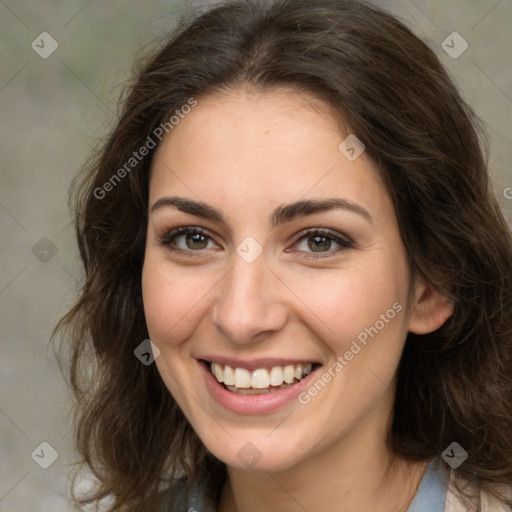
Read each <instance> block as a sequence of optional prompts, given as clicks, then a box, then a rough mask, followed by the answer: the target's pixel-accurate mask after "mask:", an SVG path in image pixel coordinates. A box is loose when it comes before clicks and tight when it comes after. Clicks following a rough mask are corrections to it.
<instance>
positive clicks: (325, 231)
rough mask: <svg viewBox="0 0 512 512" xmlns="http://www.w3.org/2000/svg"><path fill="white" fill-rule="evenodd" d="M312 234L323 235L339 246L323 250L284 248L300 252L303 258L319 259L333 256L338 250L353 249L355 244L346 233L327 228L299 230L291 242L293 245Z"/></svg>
mask: <svg viewBox="0 0 512 512" xmlns="http://www.w3.org/2000/svg"><path fill="white" fill-rule="evenodd" d="M313 235H320V236H324V237H326V238H328V239H331V240H333V241H334V242H336V243H337V244H338V245H339V247H337V248H336V249H330V250H328V251H325V252H316V253H315V252H307V251H293V250H290V249H285V251H286V252H299V253H302V255H301V257H302V258H304V259H319V258H328V257H330V256H333V255H335V254H338V253H339V252H342V251H344V250H347V249H353V248H354V246H355V244H354V242H353V241H352V240H351V239H350V237H348V236H346V235H342V234H341V233H338V232H337V231H334V230H332V229H329V228H308V229H306V230H303V231H301V232H300V233H298V234H297V237H296V240H295V242H293V245H292V247H293V246H295V245H297V244H298V243H299V242H301V241H302V240H303V239H305V238H309V237H311V236H313Z"/></svg>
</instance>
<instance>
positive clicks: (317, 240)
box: [295, 229, 354, 259]
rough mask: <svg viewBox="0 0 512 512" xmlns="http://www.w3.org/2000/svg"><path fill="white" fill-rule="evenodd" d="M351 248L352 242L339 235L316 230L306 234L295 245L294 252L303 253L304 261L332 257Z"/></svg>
mask: <svg viewBox="0 0 512 512" xmlns="http://www.w3.org/2000/svg"><path fill="white" fill-rule="evenodd" d="M333 244H334V246H333ZM353 247H354V245H353V244H352V242H350V241H349V240H348V239H346V238H343V237H342V236H341V235H338V234H336V233H333V232H330V231H323V230H318V229H317V230H313V231H309V232H306V233H305V234H304V235H303V236H302V237H300V238H299V239H298V240H297V242H296V243H295V250H296V251H298V252H301V253H303V254H302V257H303V258H306V259H308V258H309V259H314V258H323V257H328V256H332V255H334V254H337V253H339V252H340V251H343V250H346V249H351V248H353Z"/></svg>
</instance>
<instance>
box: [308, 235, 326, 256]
mask: <svg viewBox="0 0 512 512" xmlns="http://www.w3.org/2000/svg"><path fill="white" fill-rule="evenodd" d="M310 240H313V243H309V244H308V245H309V248H310V249H311V250H312V251H314V252H321V251H322V250H324V249H325V250H327V249H329V248H330V245H331V241H330V240H329V239H327V237H325V236H320V235H318V236H314V237H311V238H310Z"/></svg>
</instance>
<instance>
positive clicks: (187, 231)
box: [160, 226, 218, 252]
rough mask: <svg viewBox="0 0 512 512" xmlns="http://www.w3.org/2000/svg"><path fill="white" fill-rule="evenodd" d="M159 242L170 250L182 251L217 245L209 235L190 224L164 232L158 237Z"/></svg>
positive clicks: (210, 247)
mask: <svg viewBox="0 0 512 512" xmlns="http://www.w3.org/2000/svg"><path fill="white" fill-rule="evenodd" d="M160 244H161V245H165V246H167V247H168V248H169V249H170V250H171V251H184V252H186V251H188V252H199V251H201V250H203V249H212V248H214V247H218V246H217V244H216V243H215V242H214V241H213V240H212V238H211V236H210V235H208V234H207V233H206V232H204V231H203V230H202V229H200V228H195V227H192V226H187V227H180V228H176V229H174V230H172V231H170V232H169V233H165V234H164V235H162V236H161V237H160Z"/></svg>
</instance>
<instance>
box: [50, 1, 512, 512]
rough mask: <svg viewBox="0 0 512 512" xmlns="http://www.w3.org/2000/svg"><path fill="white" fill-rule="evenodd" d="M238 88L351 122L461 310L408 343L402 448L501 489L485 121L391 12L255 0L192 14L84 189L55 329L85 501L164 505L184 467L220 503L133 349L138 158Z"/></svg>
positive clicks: (420, 253) (498, 316)
mask: <svg viewBox="0 0 512 512" xmlns="http://www.w3.org/2000/svg"><path fill="white" fill-rule="evenodd" d="M241 87H249V88H252V89H253V90H257V91H265V90H270V89H274V88H279V87H293V88H295V89H296V90H297V91H305V92H308V93H310V94H313V95H314V96H315V97H317V98H319V99H320V100H323V101H324V102H326V103H328V104H329V105H330V107H331V108H332V109H333V111H335V112H337V113H339V114H340V115H341V117H342V118H343V119H344V121H345V122H346V123H347V125H348V126H349V127H350V130H351V131H352V132H353V133H355V134H356V135H357V137H358V138H359V139H360V140H361V141H363V142H364V144H365V146H366V154H367V155H368V156H369V157H370V158H371V159H372V161H373V162H374V163H375V166H376V168H377V169H378V173H379V176H380V179H381V180H382V183H383V185H384V186H385V188H386V190H387V192H388V194H389V196H390V197H391V200H392V202H393V204H394V208H395V211H396V215H397V219H398V225H399V229H400V234H401V237H402V241H403V244H404V246H405V248H406V251H407V254H408V258H409V264H410V269H411V272H412V273H413V274H414V275H417V276H421V277H422V278H424V279H426V280H427V281H428V282H430V283H432V284H433V285H434V286H435V287H436V288H437V289H438V290H440V291H441V292H442V293H443V294H444V295H446V296H447V297H449V298H450V299H451V300H453V302H454V313H453V316H452V317H451V318H450V319H449V320H448V321H447V322H446V323H445V324H444V325H443V326H442V327H441V328H440V329H438V330H437V331H435V332H433V333H430V334H426V335H423V336H419V335H414V334H412V333H409V335H408V337H407V340H406V343H405V348H404V351H403V355H402V358H401V361H400V365H399V372H398V385H397V391H396V398H395V406H394V410H393V419H392V425H391V429H390V433H389V448H390V450H392V451H393V452H394V453H395V454H397V455H398V456H400V457H404V458H407V459H415V460H428V459H431V458H434V457H439V456H440V454H441V453H442V452H443V450H444V449H445V448H446V447H447V446H448V445H449V444H450V443H451V442H452V441H457V442H458V443H459V444H460V445H461V446H462V447H464V449H465V450H466V451H467V452H468V453H469V458H468V459H467V460H466V461H465V462H464V463H463V464H462V465H461V466H460V467H458V468H457V469H456V470H454V473H455V474H456V475H457V476H458V477H459V479H460V481H461V482H462V481H469V482H473V483H475V484H476V486H477V489H488V490H491V491H493V489H494V485H495V484H499V483H510V482H511V481H512V293H511V292H512V238H511V233H510V229H509V228H508V226H507V224H506V222H505V220H504V217H503V215H502V213H501V212H500V209H499V207H498V205H497V202H496V200H495V198H494V196H493V193H492V190H491V188H492V187H491V184H490V179H489V176H488V170H487V161H486V156H485V151H483V149H482V148H483V147H484V146H483V144H482V140H481V139H482V137H480V136H479V135H478V133H479V131H478V120H477V119H476V117H475V115H474V114H473V112H472V110H471V108H470V107H469V106H468V105H467V104H466V103H465V102H464V101H463V100H462V99H461V97H460V95H459V93H458V92H457V89H456V87H455V86H454V84H453V82H452V80H451V79H450V77H449V76H448V74H447V72H446V71H445V70H444V69H443V67H442V65H441V64H440V62H439V60H438V58H437V56H436V55H435V53H434V52H433V51H432V50H431V49H430V48H429V47H428V46H427V45H426V44H425V43H424V42H422V41H421V40H420V39H419V38H418V37H416V36H415V35H413V33H412V32H411V31H410V30H409V29H408V28H406V27H405V26H404V25H403V24H402V23H401V22H399V21H398V20H397V19H395V18H394V17H393V16H391V15H390V14H388V13H386V12H385V11H383V10H381V9H380V8H377V7H375V6H372V5H371V4H369V3H367V2H365V1H363V0H308V1H298V0H276V1H254V0H251V1H248V0H246V1H230V2H225V3H223V4H221V5H218V6H216V7H214V8H211V9H209V10H207V11H206V12H204V13H202V14H200V15H199V14H198V15H194V16H192V17H190V18H187V17H185V18H183V19H182V20H181V22H180V24H179V26H178V27H177V28H176V29H175V30H174V31H173V33H172V34H170V35H169V36H168V37H167V38H166V41H165V44H163V45H162V46H161V47H160V48H158V49H157V51H156V52H154V53H152V54H151V55H149V56H148V57H147V58H146V59H145V60H144V62H141V63H140V65H139V68H138V69H137V71H136V76H135V78H134V80H133V82H132V84H131V85H130V86H129V89H128V92H127V94H126V96H125V97H124V98H123V100H122V103H121V111H120V114H119V119H118V121H117V122H116V125H115V128H114V129H113V130H112V132H111V134H110V135H109V137H108V139H107V140H106V141H105V143H104V144H103V146H102V147H101V148H99V150H98V151H97V152H96V154H95V156H94V158H93V160H91V161H90V162H89V164H88V165H87V166H86V168H85V169H84V171H83V174H82V179H81V180H80V181H79V182H77V183H76V186H75V187H74V189H73V192H72V195H71V200H72V204H73V209H74V212H75V213H74V215H75V225H76V237H77V240H78V247H79V250H80V256H81V261H82V263H83V268H84V282H83V286H82V287H81V290H80V294H79V297H78V299H77V301H76V303H75V305H74V306H73V307H72V309H71V310H70V311H69V312H68V313H67V314H66V315H65V316H64V317H63V318H62V319H61V321H60V322H59V324H58V325H57V327H56V330H55V332H54V337H56V336H57V334H59V336H60V339H61V344H60V346H59V350H60V357H62V358H67V360H68V361H69V365H70V366H69V372H68V375H69V385H70V387H71V389H72V391H73V393H74V397H75V399H76V405H75V408H74V414H75V423H76V434H75V436H76V446H77V448H78V452H79V454H80V464H81V465H82V466H86V467H88V468H89V469H90V471H91V472H92V474H93V475H94V476H95V477H96V479H97V480H98V484H97V486H96V488H95V489H94V493H92V494H91V495H90V496H87V497H76V496H74V499H75V502H76V504H77V505H80V506H81V505H85V504H87V503H89V504H97V503H99V502H100V500H101V499H102V498H105V497H109V498H110V505H109V506H110V507H111V508H109V509H108V510H109V511H114V510H116V511H117V510H120V511H126V512H135V511H137V512H141V511H142V512H145V511H150V510H153V509H154V508H155V506H156V505H157V504H158V503H159V500H160V499H161V496H162V492H163V490H164V489H166V488H167V487H169V486H170V485H171V484H172V483H173V482H174V481H175V480H176V479H177V478H178V477H179V476H181V475H185V476H186V477H187V479H188V481H191V482H193V481H194V480H195V479H197V478H198V475H199V474H200V472H201V470H202V469H206V470H207V471H208V473H209V474H210V475H214V476H211V486H210V494H211V499H212V501H214V502H215V500H216V499H217V497H218V493H219V490H220V489H219V486H220V484H221V483H222V481H223V479H224V477H225V475H226V473H225V466H224V464H223V463H221V462H220V461H218V460H217V459H215V458H214V457H213V456H212V454H210V453H209V452H208V451H207V450H206V448H205V447H204V445H203V444H202V442H201V440H200V439H199V438H198V437H197V435H196V434H195V432H194V431H193V430H192V428H191V426H190V424H189V423H188V421H187V420H186V418H185V417H184V415H183V414H182V412H181V410H180V409H179V407H178V405H177V404H176V402H175V401H174V399H173V398H172V396H171V395H170V393H169V391H168V390H167V389H166V387H165V386H164V384H163V382H162V380H161V378H160V376H159V374H158V371H157V369H156V366H155V365H149V366H145V365H143V364H141V362H140V361H139V360H138V359H137V358H136V357H134V353H133V352H134V349H135V348H136V347H137V346H138V345H139V344H140V343H141V342H142V340H144V339H146V338H148V331H147V327H146V323H145V318H144V312H143V306H142V298H141V297H142V293H141V272H142V265H143V258H144V247H145V238H146V227H147V209H148V182H149V178H150V171H151V161H152V155H153V154H154V151H155V149H150V150H149V152H148V155H147V156H145V157H144V158H141V159H140V160H139V159H137V161H136V162H135V161H131V164H130V167H129V168H128V169H129V170H127V167H126V163H127V162H129V161H130V158H133V155H134V152H137V151H138V150H139V148H140V147H141V146H142V145H143V144H144V143H145V141H146V140H148V137H150V136H151V135H152V134H153V133H154V130H155V129H156V128H157V127H158V126H160V125H161V124H162V123H165V122H168V120H169V116H170V115H172V114H173V113H175V112H176V111H179V110H180V109H181V108H182V107H183V105H185V104H187V102H189V100H190V99H191V98H195V99H197V100H198V101H200V99H201V96H204V95H206V94H212V93H216V92H222V91H230V90H235V89H238V88H241ZM132 164H133V165H132ZM123 166H125V170H126V172H125V173H121V174H122V179H119V180H117V181H116V182H115V183H114V184H113V182H112V181H111V180H112V176H113V173H115V172H116V170H119V169H122V168H123ZM117 175H118V177H119V176H120V171H118V173H117ZM107 182H109V183H111V185H112V186H110V187H105V184H106V183H107ZM107 188H108V191H107ZM99 190H103V191H106V192H105V193H103V192H101V193H100V192H98V191H99ZM99 196H101V197H99ZM493 492H494V491H493Z"/></svg>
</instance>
